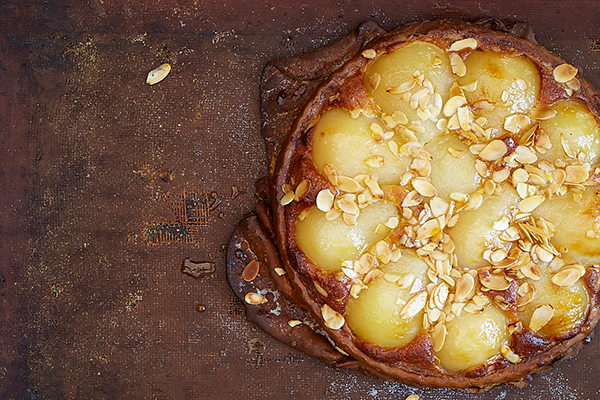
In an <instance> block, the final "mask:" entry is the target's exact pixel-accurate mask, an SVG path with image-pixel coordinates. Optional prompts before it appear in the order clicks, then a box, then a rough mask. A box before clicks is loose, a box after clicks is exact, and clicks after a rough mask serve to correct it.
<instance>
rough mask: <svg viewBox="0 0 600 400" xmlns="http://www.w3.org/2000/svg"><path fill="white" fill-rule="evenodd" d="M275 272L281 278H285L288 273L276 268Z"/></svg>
mask: <svg viewBox="0 0 600 400" xmlns="http://www.w3.org/2000/svg"><path fill="white" fill-rule="evenodd" d="M274 271H275V273H276V274H277V275H279V276H283V275H285V274H287V272H286V271H285V269H283V268H281V267H275V268H274Z"/></svg>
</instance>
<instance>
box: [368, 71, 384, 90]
mask: <svg viewBox="0 0 600 400" xmlns="http://www.w3.org/2000/svg"><path fill="white" fill-rule="evenodd" d="M380 82H381V75H379V74H378V73H374V74H373V75H371V76H369V84H370V85H371V87H372V88H373V90H377V88H378V87H379V83H380Z"/></svg>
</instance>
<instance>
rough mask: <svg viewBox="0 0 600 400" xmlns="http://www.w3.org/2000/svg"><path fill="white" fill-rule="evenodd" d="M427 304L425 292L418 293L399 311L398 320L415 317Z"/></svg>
mask: <svg viewBox="0 0 600 400" xmlns="http://www.w3.org/2000/svg"><path fill="white" fill-rule="evenodd" d="M426 303H427V292H426V291H423V292H419V293H417V294H416V295H414V296H413V297H411V298H410V300H408V301H407V302H406V304H405V305H404V307H403V308H402V310H401V311H400V318H402V319H411V318H414V317H416V316H417V314H419V313H420V312H421V311H422V310H423V309H424V308H425V304H426Z"/></svg>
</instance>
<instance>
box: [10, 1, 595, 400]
mask: <svg viewBox="0 0 600 400" xmlns="http://www.w3.org/2000/svg"><path fill="white" fill-rule="evenodd" d="M598 15H600V3H599V2H596V1H593V0H587V1H572V2H563V1H540V0H537V1H536V0H531V1H528V2H489V4H488V3H486V2H480V1H466V0H462V1H453V2H450V1H419V2H417V1H406V2H398V1H378V2H358V1H352V0H350V1H340V2H306V1H277V2H265V1H261V2H252V3H249V2H244V1H221V2H217V1H211V2H201V1H189V2H177V1H170V0H163V1H141V0H121V1H112V2H108V1H102V0H91V1H89V2H80V1H68V0H65V1H62V2H47V1H33V0H24V1H16V0H15V1H10V0H9V1H8V2H3V3H2V4H1V5H0V82H2V83H1V84H0V118H1V122H2V124H1V125H0V152H1V153H0V187H1V188H2V190H1V192H2V194H1V195H0V251H1V254H0V398H3V399H4V398H8V399H10V398H14V399H81V398H89V399H104V398H106V399H120V398H128V399H138V398H139V399H186V398H189V399H198V398H222V399H237V398H282V397H283V396H286V397H288V398H336V399H346V398H352V399H354V398H357V399H358V398H360V399H365V398H366V399H371V398H372V399H392V398H393V399H403V398H404V397H406V396H407V395H408V394H411V393H418V394H420V396H421V399H454V398H464V399H505V398H507V399H508V398H523V399H595V398H599V397H600V384H599V383H598V379H597V377H598V375H599V374H600V345H599V344H598V340H597V338H595V339H592V340H591V343H590V344H588V345H587V346H586V347H585V348H584V350H583V351H582V353H581V354H580V355H579V356H578V357H577V358H576V359H575V360H571V361H567V362H564V363H561V364H560V365H558V366H557V367H556V368H555V369H553V370H551V371H549V372H546V373H544V374H542V375H540V376H536V377H535V379H534V383H533V385H532V386H530V387H528V388H524V389H518V388H508V387H500V388H495V389H492V390H491V391H490V392H487V393H484V394H463V393H458V392H452V391H445V390H419V389H414V388H409V387H406V386H404V385H401V384H398V383H392V382H383V381H380V380H378V379H376V378H372V377H368V376H365V375H363V374H361V373H359V372H352V371H335V370H333V369H331V368H329V367H326V366H325V365H324V364H323V363H321V362H320V361H319V360H316V359H313V358H311V357H308V356H305V355H303V354H301V353H299V352H296V351H295V350H293V349H291V348H289V347H287V346H285V345H282V344H280V343H279V342H277V341H275V340H274V339H272V338H270V337H268V336H267V335H265V334H264V333H263V332H262V331H260V330H259V329H257V328H256V327H254V326H253V325H251V324H250V323H248V322H247V321H246V319H245V318H244V315H243V312H242V308H241V305H240V304H239V303H238V300H237V299H236V298H235V297H234V295H233V293H232V292H231V291H230V289H229V287H228V286H227V283H226V281H225V254H224V250H225V246H226V243H227V241H228V239H229V236H230V235H231V232H232V230H233V228H234V226H235V224H236V222H237V221H238V220H239V219H240V218H241V217H242V216H243V215H244V214H245V213H246V212H248V211H250V210H251V209H252V208H253V205H254V182H255V180H256V179H258V178H260V177H261V176H263V175H265V174H266V173H267V172H268V165H267V163H266V154H265V146H264V143H263V141H262V138H261V137H260V132H259V130H260V116H259V112H258V111H259V78H260V74H261V71H262V68H263V66H264V65H265V64H266V63H267V62H268V61H269V60H273V59H276V58H281V57H284V56H289V55H295V54H299V53H301V52H304V51H307V50H312V49H315V48H317V47H320V46H322V45H324V44H327V43H330V42H332V41H334V40H336V39H338V38H340V37H342V36H343V35H345V34H347V33H348V32H350V31H352V30H353V29H354V28H355V27H356V26H358V24H359V23H361V22H363V21H366V20H374V21H376V22H378V23H379V24H380V25H382V26H383V27H384V28H386V29H391V28H393V27H395V26H397V25H399V24H401V23H403V22H408V21H416V20H423V19H431V18H440V17H454V18H463V19H466V20H474V19H477V18H481V17H486V16H491V17H496V18H500V19H508V20H521V21H527V22H529V23H530V24H531V25H532V26H533V27H534V29H535V31H536V33H537V39H538V41H539V42H540V43H541V44H543V45H545V46H546V47H548V48H549V49H550V50H552V51H555V52H556V53H558V54H559V55H560V56H562V57H563V58H564V59H566V60H567V61H569V62H572V63H573V64H575V65H576V66H577V67H579V68H580V70H581V71H582V73H583V75H584V76H585V77H587V78H588V80H590V81H591V82H592V83H593V84H594V85H595V86H596V87H600V20H599V19H598V18H597V16H598ZM163 62H170V63H171V65H172V67H173V70H172V72H171V74H170V75H169V76H168V77H167V78H166V79H165V80H164V81H163V82H161V83H159V84H157V85H154V86H148V85H146V84H145V78H146V75H147V73H148V72H149V71H150V70H152V69H154V68H156V67H158V66H159V65H160V64H161V63H163Z"/></svg>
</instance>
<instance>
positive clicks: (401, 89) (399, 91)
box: [385, 79, 417, 125]
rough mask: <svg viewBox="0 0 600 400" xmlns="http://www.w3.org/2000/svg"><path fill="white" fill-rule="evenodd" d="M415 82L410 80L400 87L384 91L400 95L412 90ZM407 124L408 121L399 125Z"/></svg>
mask: <svg viewBox="0 0 600 400" xmlns="http://www.w3.org/2000/svg"><path fill="white" fill-rule="evenodd" d="M416 84H417V83H416V82H415V80H414V79H411V80H410V81H406V82H402V83H401V84H400V85H398V86H394V87H389V88H387V89H386V90H385V91H386V92H388V93H391V94H402V93H407V92H408V91H410V90H411V89H412V88H414V87H415V86H416ZM407 122H408V120H407V121H406V122H404V123H403V122H400V121H399V123H400V124H402V125H404V124H406V123H407Z"/></svg>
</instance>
